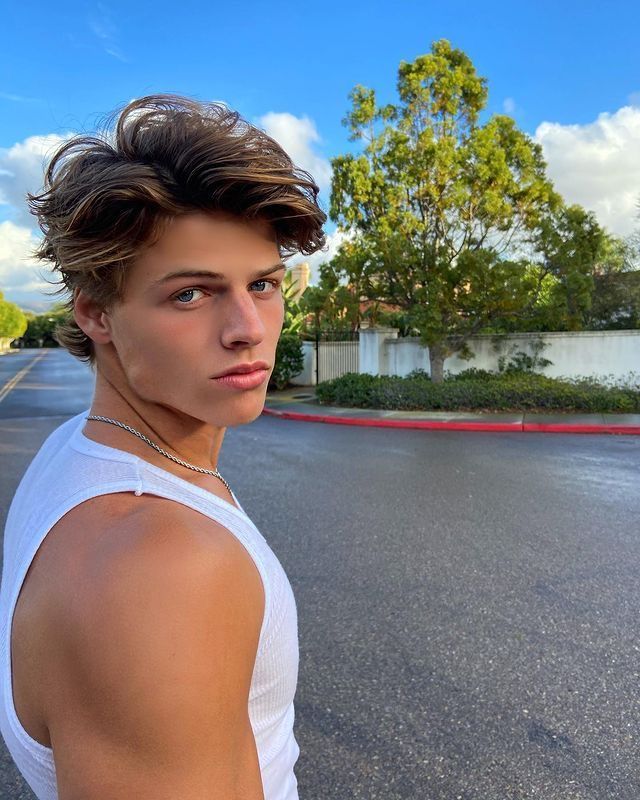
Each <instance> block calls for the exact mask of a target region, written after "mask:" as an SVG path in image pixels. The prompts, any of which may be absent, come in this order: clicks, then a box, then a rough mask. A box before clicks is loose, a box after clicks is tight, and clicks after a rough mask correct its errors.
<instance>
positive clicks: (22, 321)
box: [0, 292, 27, 340]
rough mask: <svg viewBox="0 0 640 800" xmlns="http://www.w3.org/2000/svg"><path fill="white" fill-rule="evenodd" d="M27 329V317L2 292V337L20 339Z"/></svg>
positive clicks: (0, 296) (0, 331)
mask: <svg viewBox="0 0 640 800" xmlns="http://www.w3.org/2000/svg"><path fill="white" fill-rule="evenodd" d="M26 329H27V318H26V316H25V315H24V312H23V311H22V310H21V309H20V308H19V307H18V306H17V305H16V304H15V303H11V302H9V300H5V299H4V295H3V293H2V292H0V339H9V340H12V339H18V338H19V337H20V336H22V334H23V333H24V332H25V331H26Z"/></svg>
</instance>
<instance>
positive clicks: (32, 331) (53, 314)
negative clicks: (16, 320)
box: [22, 303, 69, 347]
mask: <svg viewBox="0 0 640 800" xmlns="http://www.w3.org/2000/svg"><path fill="white" fill-rule="evenodd" d="M68 315H69V311H68V310H67V308H66V306H65V305H64V304H63V303H57V304H56V305H54V306H53V307H52V308H51V309H50V310H48V311H45V312H44V313H42V314H30V315H29V319H28V325H27V329H26V331H25V333H24V335H23V337H22V342H23V344H24V346H25V347H58V341H57V339H56V338H55V333H56V328H57V327H58V326H59V325H60V324H61V323H62V322H63V321H64V320H65V319H67V318H68Z"/></svg>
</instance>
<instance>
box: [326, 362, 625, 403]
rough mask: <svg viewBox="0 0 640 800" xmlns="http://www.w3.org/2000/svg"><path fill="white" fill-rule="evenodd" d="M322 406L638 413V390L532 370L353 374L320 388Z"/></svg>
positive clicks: (336, 379)
mask: <svg viewBox="0 0 640 800" xmlns="http://www.w3.org/2000/svg"><path fill="white" fill-rule="evenodd" d="M316 395H317V398H318V401H319V402H320V403H321V404H326V405H337V406H350V407H355V408H380V409H395V410H401V411H475V410H490V411H532V410H537V411H546V410H550V411H586V412H619V413H640V388H639V387H633V386H632V387H625V388H620V387H610V386H602V385H600V384H597V383H594V382H593V381H590V380H587V379H582V380H576V381H572V380H567V379H557V378H549V377H547V376H545V375H539V374H537V373H531V372H521V373H513V372H512V373H492V372H486V371H481V370H467V371H466V372H465V373H462V374H460V375H455V376H449V377H447V378H446V379H445V381H444V382H443V383H432V382H431V380H430V378H429V376H428V375H427V374H426V373H424V372H420V371H416V372H414V373H412V374H411V375H409V376H407V377H405V378H399V377H390V376H385V375H366V374H357V373H354V372H350V373H347V374H346V375H343V376H342V377H340V378H334V379H333V380H330V381H325V382H323V383H320V384H318V386H317V387H316Z"/></svg>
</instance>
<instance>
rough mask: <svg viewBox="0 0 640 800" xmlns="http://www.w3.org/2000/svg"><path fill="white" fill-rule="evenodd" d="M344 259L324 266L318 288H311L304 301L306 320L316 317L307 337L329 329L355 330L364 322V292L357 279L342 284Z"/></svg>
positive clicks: (301, 302)
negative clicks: (361, 319) (362, 315)
mask: <svg viewBox="0 0 640 800" xmlns="http://www.w3.org/2000/svg"><path fill="white" fill-rule="evenodd" d="M341 258H344V254H341V257H339V258H335V259H333V260H332V261H331V262H329V263H324V264H321V265H320V269H319V272H320V279H319V282H318V284H317V285H315V286H307V288H306V289H305V292H304V294H303V295H302V297H301V298H300V308H301V310H302V312H303V315H304V317H305V318H306V317H308V316H312V319H313V322H312V324H311V325H307V326H306V330H305V332H306V334H307V335H313V334H315V333H316V332H319V331H325V330H349V331H352V330H355V329H356V328H357V327H358V324H359V322H360V289H359V287H358V285H357V284H356V283H354V282H353V280H352V281H351V282H350V283H349V284H348V285H345V284H344V283H342V282H341V277H342V275H343V274H347V272H346V270H344V268H343V265H342V262H341Z"/></svg>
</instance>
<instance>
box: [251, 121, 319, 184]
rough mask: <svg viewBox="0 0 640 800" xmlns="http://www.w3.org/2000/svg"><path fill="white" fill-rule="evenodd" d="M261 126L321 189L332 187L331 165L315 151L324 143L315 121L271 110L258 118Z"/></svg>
mask: <svg viewBox="0 0 640 800" xmlns="http://www.w3.org/2000/svg"><path fill="white" fill-rule="evenodd" d="M258 125H259V126H260V127H262V128H264V130H265V131H266V132H267V133H268V134H269V136H271V137H272V138H273V139H275V140H276V142H278V144H280V145H281V146H282V147H283V148H284V150H285V151H286V152H287V153H288V155H289V156H290V157H291V159H292V160H293V162H294V164H295V165H296V166H298V167H302V169H305V170H307V172H309V173H311V175H312V176H313V178H314V180H315V181H316V183H317V184H318V186H319V187H320V188H321V189H323V190H326V189H328V188H329V185H330V183H331V164H330V163H329V161H328V160H327V159H326V158H324V157H323V156H321V155H320V154H319V153H317V152H315V150H314V145H315V144H319V143H321V141H322V140H321V138H320V134H319V133H318V131H317V129H316V126H315V123H314V122H313V120H311V119H309V117H296V116H294V115H293V114H288V113H276V112H275V111H270V112H269V113H268V114H265V115H264V116H262V117H260V118H259V119H258Z"/></svg>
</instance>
